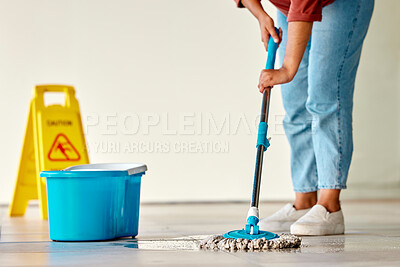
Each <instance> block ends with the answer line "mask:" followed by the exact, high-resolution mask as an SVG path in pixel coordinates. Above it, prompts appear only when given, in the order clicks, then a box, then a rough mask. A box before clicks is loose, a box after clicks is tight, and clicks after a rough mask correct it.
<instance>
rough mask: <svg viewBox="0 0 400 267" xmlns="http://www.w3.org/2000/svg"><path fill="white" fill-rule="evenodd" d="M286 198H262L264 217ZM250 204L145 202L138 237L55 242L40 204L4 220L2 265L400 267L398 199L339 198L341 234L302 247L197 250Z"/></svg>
mask: <svg viewBox="0 0 400 267" xmlns="http://www.w3.org/2000/svg"><path fill="white" fill-rule="evenodd" d="M282 204H283V203H262V204H261V212H262V215H268V214H270V213H272V212H273V211H274V210H276V209H278V208H279V207H280V206H282ZM247 207H248V204H247V203H225V204H222V203H219V204H176V205H173V204H171V205H167V204H162V205H155V204H153V205H142V206H141V219H140V230H139V236H138V237H137V239H130V238H126V239H119V240H115V241H108V242H77V243H68V242H52V241H50V240H49V238H48V226H47V221H42V220H41V219H40V218H39V215H38V214H39V211H38V208H37V207H29V210H28V212H27V214H26V216H25V217H20V218H8V217H7V216H5V214H6V207H2V208H0V214H1V213H2V214H3V218H2V228H1V236H0V266H45V265H52V266H56V265H65V266H145V265H160V266H161V265H162V266H194V265H202V266H214V265H224V266H225V265H226V266H242V265H243V266H244V265H250V264H251V265H252V266H262V265H272V266H286V265H288V266H310V265H312V264H315V266H320V265H339V264H340V265H345V266H346V265H347V266H400V200H396V201H347V202H343V211H344V213H345V219H346V227H347V228H346V234H345V235H338V236H326V237H304V238H303V245H302V247H301V248H299V249H291V250H290V249H289V250H281V251H272V252H270V251H268V252H236V253H229V252H222V251H218V252H214V251H200V250H198V248H197V242H198V240H200V239H201V238H203V237H205V236H207V235H211V234H215V233H224V232H226V231H228V230H232V229H237V228H241V227H243V221H244V219H245V216H246V212H247Z"/></svg>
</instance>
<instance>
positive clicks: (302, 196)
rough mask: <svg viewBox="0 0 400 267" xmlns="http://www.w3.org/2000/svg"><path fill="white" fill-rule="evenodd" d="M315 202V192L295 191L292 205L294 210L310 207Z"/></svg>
mask: <svg viewBox="0 0 400 267" xmlns="http://www.w3.org/2000/svg"><path fill="white" fill-rule="evenodd" d="M316 203H317V192H316V191H315V192H307V193H296V200H295V202H294V204H293V207H294V208H295V209H296V210H303V209H309V208H312V207H313V206H314V205H315V204H316Z"/></svg>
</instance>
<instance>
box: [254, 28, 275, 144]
mask: <svg viewBox="0 0 400 267" xmlns="http://www.w3.org/2000/svg"><path fill="white" fill-rule="evenodd" d="M275 31H276V34H278V35H279V30H278V29H277V28H275ZM278 45H279V44H278V43H275V41H274V39H272V37H271V36H269V40H268V56H267V64H266V65H265V69H266V70H271V69H274V68H275V59H276V51H277V50H278ZM268 98H269V96H268ZM268 102H269V100H268ZM263 105H265V103H263ZM267 131H268V124H267V123H266V122H265V121H261V122H260V123H259V124H258V136H257V145H256V146H257V147H259V146H263V148H264V151H265V150H267V148H268V147H269V146H270V143H269V141H268V139H267Z"/></svg>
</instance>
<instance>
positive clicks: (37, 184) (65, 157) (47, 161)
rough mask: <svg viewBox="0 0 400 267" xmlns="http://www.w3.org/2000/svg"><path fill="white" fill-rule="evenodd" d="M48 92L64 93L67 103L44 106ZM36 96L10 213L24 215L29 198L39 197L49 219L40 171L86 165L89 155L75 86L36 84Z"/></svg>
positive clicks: (44, 215) (44, 185)
mask: <svg viewBox="0 0 400 267" xmlns="http://www.w3.org/2000/svg"><path fill="white" fill-rule="evenodd" d="M47 92H64V93H65V104H64V106H61V105H50V106H45V103H44V94H45V93H47ZM34 95H35V96H34V98H33V100H32V101H31V105H30V109H29V115H28V123H27V127H26V132H25V138H24V144H23V148H22V155H21V160H20V164H19V170H18V175H17V182H16V185H15V191H14V196H13V200H12V202H11V205H10V216H23V215H24V214H25V210H26V207H27V205H28V201H29V200H31V199H39V203H40V207H41V213H42V218H43V219H47V194H46V180H45V178H40V177H39V173H40V172H41V171H49V170H61V169H65V168H67V167H69V166H72V165H79V164H87V163H89V158H88V154H87V149H86V142H85V136H84V134H83V128H82V121H81V115H80V110H79V103H78V100H77V99H76V98H75V89H74V87H72V86H67V85H39V86H36V87H35V90H34ZM71 197H73V196H71Z"/></svg>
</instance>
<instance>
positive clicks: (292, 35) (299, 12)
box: [235, 0, 374, 235]
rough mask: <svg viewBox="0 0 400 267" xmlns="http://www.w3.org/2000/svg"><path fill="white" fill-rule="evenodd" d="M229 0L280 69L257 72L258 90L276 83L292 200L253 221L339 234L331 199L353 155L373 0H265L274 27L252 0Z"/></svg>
mask: <svg viewBox="0 0 400 267" xmlns="http://www.w3.org/2000/svg"><path fill="white" fill-rule="evenodd" d="M235 1H236V3H237V6H238V7H246V8H247V9H248V10H249V11H250V12H251V13H252V14H253V15H254V16H255V17H256V18H257V20H258V22H259V25H260V29H261V39H262V42H263V43H264V46H265V49H266V50H268V39H269V36H270V35H271V37H272V38H273V39H274V41H275V42H280V47H279V49H278V57H279V66H280V67H279V68H278V69H275V70H262V71H261V74H260V79H259V84H258V89H259V90H260V92H263V91H264V90H266V89H268V90H269V89H270V88H271V87H273V86H274V85H278V84H281V94H282V100H283V106H284V109H285V113H286V114H285V117H284V119H283V126H284V130H285V133H286V136H287V139H288V141H289V144H290V149H291V153H290V160H291V164H290V165H291V176H292V183H293V189H294V191H295V196H296V198H295V201H294V203H293V204H292V203H290V204H287V205H285V206H284V207H283V208H281V209H280V210H278V211H277V212H276V213H274V214H273V215H271V216H270V217H267V218H264V219H262V220H260V223H259V225H260V228H261V229H263V230H273V231H289V229H290V232H291V233H292V234H297V235H329V234H343V233H344V218H343V213H342V210H341V206H340V201H339V196H340V191H341V190H342V189H345V188H346V182H347V176H348V171H349V167H350V162H351V157H352V153H353V136H352V110H353V92H354V82H355V78H356V73H357V68H358V65H359V60H360V55H361V49H362V45H363V42H364V39H365V36H366V34H367V31H368V27H369V23H370V19H371V16H372V12H373V8H374V0H270V2H272V4H273V5H275V7H276V8H277V9H278V14H277V20H276V22H274V20H273V19H272V18H271V17H270V16H269V15H268V14H267V13H266V12H265V10H264V9H263V6H262V5H261V3H260V1H259V0H235ZM275 24H276V26H277V27H279V28H280V29H279V34H277V33H276V32H275V28H274V27H275ZM272 90H273V89H272ZM318 191H319V194H318Z"/></svg>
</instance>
